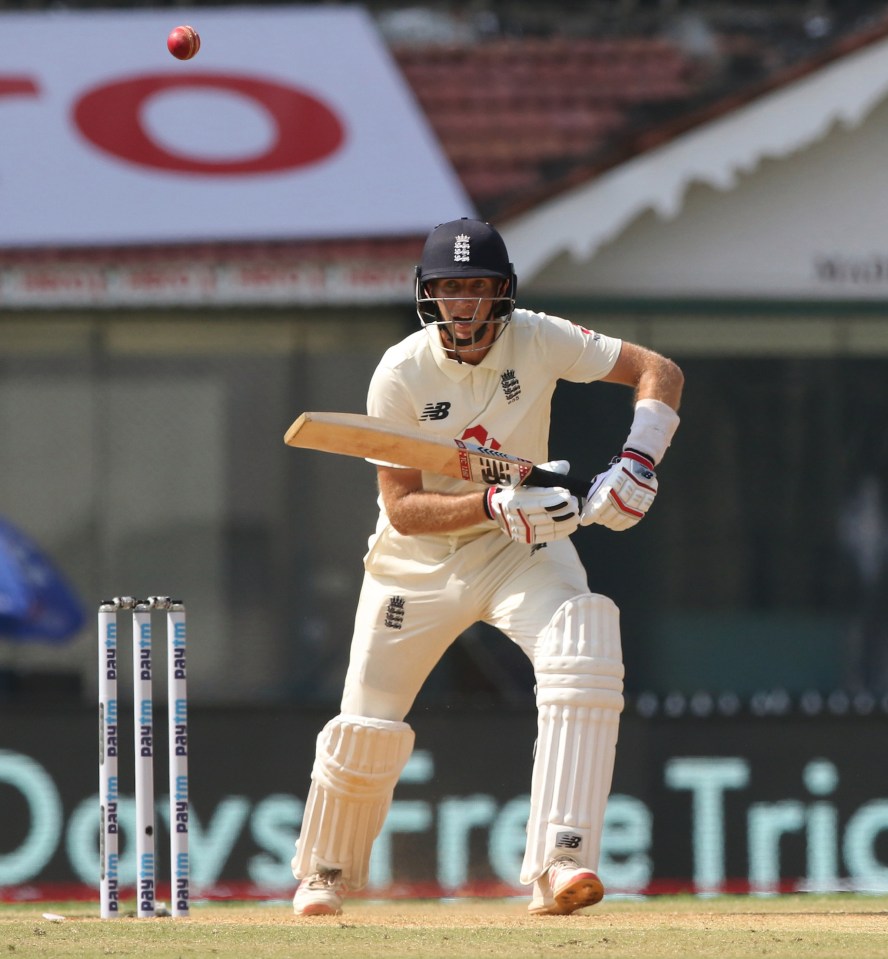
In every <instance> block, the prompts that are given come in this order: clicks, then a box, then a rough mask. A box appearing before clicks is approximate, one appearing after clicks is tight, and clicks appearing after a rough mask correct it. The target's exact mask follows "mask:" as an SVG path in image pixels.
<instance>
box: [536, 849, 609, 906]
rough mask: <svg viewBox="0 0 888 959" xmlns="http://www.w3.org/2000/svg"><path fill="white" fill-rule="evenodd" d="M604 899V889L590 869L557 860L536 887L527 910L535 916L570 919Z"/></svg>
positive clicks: (563, 858)
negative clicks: (569, 917)
mask: <svg viewBox="0 0 888 959" xmlns="http://www.w3.org/2000/svg"><path fill="white" fill-rule="evenodd" d="M603 896H604V886H603V885H602V884H601V880H600V879H599V878H598V876H596V875H595V873H594V872H593V871H592V870H591V869H587V868H586V867H585V866H581V865H579V864H578V863H577V862H576V861H575V860H573V859H570V858H568V857H566V856H565V857H562V858H560V859H556V860H555V861H554V862H553V863H552V865H551V866H549V868H548V869H547V870H546V871H545V872H544V873H543V875H542V876H540V878H539V879H537V881H536V882H535V883H534V887H533V899H531V901H530V905H529V906H528V907H527V908H528V911H529V912H531V913H533V914H534V915H536V916H569V915H570V914H571V913H572V912H576V911H577V909H583V908H584V907H585V906H594V905H595V903H596V902H600V901H601V899H602V897H603Z"/></svg>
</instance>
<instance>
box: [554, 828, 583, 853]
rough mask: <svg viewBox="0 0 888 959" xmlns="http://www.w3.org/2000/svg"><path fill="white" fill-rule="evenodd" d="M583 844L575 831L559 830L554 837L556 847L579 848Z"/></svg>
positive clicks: (581, 838)
mask: <svg viewBox="0 0 888 959" xmlns="http://www.w3.org/2000/svg"><path fill="white" fill-rule="evenodd" d="M582 845H583V837H582V836H578V835H577V834H576V833H575V832H560V833H558V835H557V836H556V837H555V847H556V848H557V849H579V848H581V846H582Z"/></svg>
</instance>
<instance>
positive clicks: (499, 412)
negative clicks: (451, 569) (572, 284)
mask: <svg viewBox="0 0 888 959" xmlns="http://www.w3.org/2000/svg"><path fill="white" fill-rule="evenodd" d="M621 347H622V341H621V340H619V339H615V338H614V337H610V336H605V335H603V334H601V333H596V332H594V331H592V330H587V329H584V328H583V327H581V326H577V325H576V324H574V323H571V322H569V321H568V320H564V319H561V318H560V317H556V316H548V315H546V314H545V313H535V312H533V311H531V310H521V309H518V310H515V312H514V313H513V314H512V320H511V322H510V323H509V324H508V326H507V327H506V329H505V331H504V332H503V333H502V335H501V336H500V338H499V339H498V340H497V341H496V343H494V345H493V347H492V348H491V350H490V352H489V353H488V354H487V356H485V357H484V359H483V360H482V361H481V363H479V364H478V365H477V366H472V365H471V364H469V363H459V362H458V361H457V360H454V359H450V358H449V357H448V355H447V353H446V351H445V350H444V348H443V346H442V345H441V341H440V336H439V333H438V330H437V329H435V328H427V329H419V330H417V331H416V332H415V333H412V334H411V335H410V336H408V337H407V338H406V339H404V340H402V341H401V342H400V343H397V344H395V345H394V346H392V347H390V348H389V349H388V350H387V351H386V352H385V354H384V355H383V357H382V359H381V360H380V363H379V365H378V366H377V368H376V371H375V372H374V374H373V377H372V379H371V381H370V387H369V392H368V396H367V412H368V413H369V414H370V415H371V416H379V417H382V418H384V419H387V420H392V421H393V422H397V423H403V424H404V425H406V426H411V427H414V428H415V427H417V426H419V427H420V428H421V429H423V430H428V431H429V433H431V434H433V435H436V436H440V437H443V438H446V439H460V440H464V441H466V442H469V443H474V444H476V445H478V446H486V447H490V448H493V449H503V450H505V451H506V452H508V453H512V454H514V455H516V456H522V457H524V458H525V459H528V460H531V461H532V462H534V463H544V462H546V461H547V460H548V458H549V452H548V443H549V420H550V407H551V402H552V394H553V393H554V391H555V387H556V386H557V384H558V380H567V381H569V382H572V383H591V382H593V381H594V380H598V379H601V377H603V376H606V375H607V374H608V373H609V372H610V371H611V370H612V369H613V366H614V364H615V363H616V361H617V358H618V357H619V355H620V349H621ZM423 486H424V488H425V489H428V490H435V491H437V492H442V493H457V492H467V491H470V490H472V489H478V487H477V486H476V485H475V484H472V483H468V482H466V481H465V480H460V479H451V478H449V477H445V476H437V475H434V474H431V473H423ZM380 512H381V515H380V522H379V524H378V526H377V532H380V531H381V530H382V529H383V527H384V526H385V525H387V523H388V518H387V517H386V516H385V513H384V507H383V505H382V502H381V498H380ZM490 522H491V523H492V522H493V521H492V520H491V521H490ZM489 528H490V526H489V524H482V525H480V526H478V527H473V528H472V532H473V533H474V534H476V535H477V533H478V532H482V531H484V530H486V529H489ZM390 532H393V531H390ZM466 532H469V531H466ZM446 535H448V536H451V535H452V534H446Z"/></svg>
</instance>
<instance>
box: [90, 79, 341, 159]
mask: <svg viewBox="0 0 888 959" xmlns="http://www.w3.org/2000/svg"><path fill="white" fill-rule="evenodd" d="M195 88H204V89H206V88H209V89H214V90H231V91H232V92H234V93H239V94H241V95H243V96H247V97H250V98H251V99H253V100H255V101H256V102H257V103H260V104H261V105H262V106H263V107H264V108H265V109H266V110H267V111H268V113H269V114H270V115H271V118H272V120H273V122H274V124H275V127H276V128H277V136H276V138H275V142H274V143H273V144H272V146H271V147H270V148H269V149H268V150H266V151H265V153H263V154H262V155H260V156H256V157H253V158H250V159H245V160H233V161H232V160H219V161H215V160H207V159H196V158H195V159H191V158H188V157H184V156H179V155H176V154H173V153H169V152H168V151H167V150H165V149H164V148H163V147H162V146H160V145H158V144H157V143H155V142H154V141H153V140H152V139H151V137H150V136H149V135H148V134H147V133H146V131H145V129H144V127H143V126H142V123H141V120H140V113H141V109H142V106H143V104H144V103H145V101H146V100H148V99H149V97H152V96H154V95H155V94H157V93H161V92H164V91H167V90H183V89H189V90H192V89H195ZM74 122H75V123H76V124H77V126H78V128H79V129H80V131H81V132H82V133H83V135H84V136H85V137H86V138H87V139H88V140H90V141H92V143H94V144H95V145H96V146H97V147H99V148H100V149H102V150H105V151H106V152H108V153H110V154H112V155H114V156H116V157H120V158H121V159H123V160H128V161H129V162H130V163H137V164H139V165H140V166H147V167H154V168H155V169H160V170H175V171H177V172H179V173H201V174H208V173H209V174H231V173H272V172H277V171H281V170H291V169H293V168H294V167H301V166H306V165H307V164H310V163H316V162H317V161H318V160H321V159H323V158H324V157H326V156H329V155H330V154H331V153H333V152H334V151H336V150H337V149H338V148H339V146H340V145H341V143H342V141H343V139H344V132H343V127H342V124H341V123H340V121H339V119H338V118H337V117H336V115H335V114H334V113H333V111H332V110H330V108H329V107H327V106H326V105H325V104H323V103H322V102H321V101H320V100H317V99H315V98H314V97H312V96H310V95H309V94H307V93H303V92H302V91H300V90H297V89H296V88H295V87H287V86H283V85H282V84H279V83H272V82H271V81H269V80H256V79H251V78H249V77H239V76H231V75H229V74H224V73H198V74H190V75H189V76H187V77H179V76H171V75H170V74H167V73H160V74H154V75H151V74H149V75H145V76H140V77H135V78H134V79H130V80H122V81H120V82H117V83H109V84H106V85H104V86H100V87H97V88H96V89H94V90H91V91H89V92H88V93H85V94H84V95H83V96H82V97H81V98H80V100H79V101H78V102H77V103H76V104H75V107H74Z"/></svg>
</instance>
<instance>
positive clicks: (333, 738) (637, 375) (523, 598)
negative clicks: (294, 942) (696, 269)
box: [292, 218, 683, 916]
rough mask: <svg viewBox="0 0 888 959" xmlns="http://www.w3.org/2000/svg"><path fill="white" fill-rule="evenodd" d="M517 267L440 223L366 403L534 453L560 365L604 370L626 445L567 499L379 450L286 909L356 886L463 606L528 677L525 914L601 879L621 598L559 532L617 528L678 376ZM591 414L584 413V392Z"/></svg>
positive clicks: (481, 230)
mask: <svg viewBox="0 0 888 959" xmlns="http://www.w3.org/2000/svg"><path fill="white" fill-rule="evenodd" d="M516 283H517V281H516V276H515V271H514V269H513V267H512V264H511V263H510V261H509V255H508V252H507V250H506V246H505V243H504V242H503V239H502V237H501V236H500V234H499V233H498V232H497V231H496V230H495V229H494V228H493V227H492V226H490V225H489V224H487V223H484V222H481V221H478V220H472V219H465V218H464V219H460V220H455V221H453V222H450V223H444V224H441V225H440V226H437V227H436V228H435V229H434V230H433V231H432V232H431V234H430V235H429V237H428V239H427V240H426V243H425V247H424V249H423V252H422V261H421V263H420V264H419V265H418V266H417V270H416V309H417V313H418V315H419V320H420V323H421V326H422V329H419V330H417V331H416V332H415V333H413V334H411V335H410V336H408V337H407V338H406V339H404V340H403V341H402V342H400V343H398V344H397V345H395V346H393V347H391V348H390V349H389V350H388V351H387V352H386V353H385V355H384V356H383V358H382V360H381V362H380V364H379V366H378V367H377V369H376V371H375V373H374V375H373V377H372V380H371V382H370V388H369V393H368V399H367V412H368V413H369V414H370V415H372V416H379V417H384V418H385V419H387V420H392V421H394V422H398V423H403V424H404V425H405V426H411V427H414V428H415V427H416V426H417V424H418V425H419V426H420V427H421V428H422V429H425V430H428V431H429V433H430V434H433V435H436V436H439V437H443V438H447V439H461V440H464V441H465V442H469V443H475V444H477V445H478V446H483V447H487V448H493V449H497V448H500V447H502V448H504V449H508V450H509V451H510V452H513V453H516V454H518V455H519V456H522V457H525V458H526V459H528V460H531V461H533V462H534V463H542V462H543V461H544V460H547V459H548V456H549V451H548V433H549V419H550V405H551V400H552V394H553V392H554V390H555V387H556V384H557V383H558V381H559V380H562V379H563V380H568V381H570V382H580V383H591V382H594V381H603V382H606V383H616V384H620V385H623V386H628V387H630V388H631V389H632V390H634V417H633V419H632V421H631V423H630V424H629V428H628V433H627V436H626V440H625V443H624V444H623V449H622V451H621V452H620V453H619V454H618V455H617V456H616V457H615V458H614V459H613V461H612V463H611V465H610V466H609V467H608V468H607V469H605V470H604V471H603V472H602V473H600V474H599V475H598V476H597V477H595V479H594V480H593V481H592V484H591V488H590V490H589V493H588V495H587V496H586V497H585V498H584V499H583V500H582V501H579V500H578V499H577V498H576V497H575V496H572V495H571V494H570V493H569V492H568V491H567V490H565V489H562V488H558V487H556V488H536V489H531V488H525V487H518V488H517V489H500V488H497V487H493V486H492V487H487V488H485V489H484V490H483V491H482V490H481V489H480V488H479V487H478V486H476V485H473V484H471V483H467V482H464V481H463V480H456V479H450V478H446V477H441V476H435V475H432V474H429V473H425V472H422V471H420V470H416V469H406V468H401V467H398V466H394V465H391V464H387V463H377V464H376V465H377V471H378V483H379V521H378V523H377V526H376V531H375V533H374V534H373V536H372V537H371V538H370V543H369V549H368V552H367V554H366V556H365V557H364V567H365V576H364V581H363V586H362V589H361V594H360V597H359V600H358V606H357V614H356V618H355V628H354V635H353V638H352V644H351V654H350V660H349V666H348V671H347V675H346V679H345V688H344V692H343V696H342V703H341V707H340V710H341V711H340V713H339V715H337V716H336V717H335V718H334V719H332V720H331V721H330V722H329V723H328V724H327V725H326V726H325V727H324V729H323V730H322V731H321V733H320V735H319V736H318V741H317V752H316V758H315V762H314V767H313V770H312V776H311V788H310V790H309V794H308V798H307V801H306V807H305V815H304V819H303V822H302V829H301V833H300V836H299V839H298V841H297V843H296V855H295V857H294V858H293V862H292V867H293V874H294V876H295V877H296V879H298V880H301V881H300V884H299V887H298V889H297V891H296V894H295V896H294V898H293V909H294V912H295V913H296V915H299V916H317V915H335V914H338V913H339V912H341V909H342V902H343V898H344V896H345V895H346V893H347V892H348V890H357V889H360V888H362V887H363V886H364V885H365V884H366V882H367V878H368V866H369V860H370V852H371V847H372V845H373V841H374V839H375V838H376V837H377V836H378V834H379V832H380V830H381V828H382V825H383V821H384V819H385V816H386V814H387V812H388V810H389V807H390V805H391V801H392V794H393V791H394V788H395V784H396V782H397V781H398V777H399V775H400V773H401V771H402V769H403V768H404V765H405V763H406V762H407V759H408V758H409V756H410V754H411V751H412V749H413V740H414V736H413V731H412V729H411V727H410V725H409V724H408V723H407V722H405V717H406V716H407V714H408V712H409V711H410V708H411V706H412V705H413V702H414V699H415V697H416V695H417V693H418V692H419V690H420V687H421V686H422V684H423V682H424V681H425V680H426V678H427V677H428V675H429V673H430V672H431V670H432V669H433V667H434V666H435V664H436V663H437V662H438V660H439V659H440V658H441V656H442V655H443V654H444V652H445V650H446V649H447V648H448V646H450V644H451V643H452V642H453V641H454V640H455V639H456V638H457V637H458V636H459V635H460V633H462V632H463V631H464V630H465V629H467V628H468V627H469V626H471V625H472V624H473V623H476V622H479V621H483V622H486V623H491V624H492V625H494V626H496V627H497V628H498V629H499V630H501V631H502V632H503V633H504V634H505V635H506V636H507V637H508V638H509V639H511V640H512V641H513V642H515V643H517V644H518V646H520V648H521V649H522V650H523V651H524V653H525V654H526V655H527V656H528V658H529V659H530V661H531V663H532V664H533V669H534V673H535V678H536V702H537V707H538V727H537V742H536V750H535V757H534V766H533V775H532V782H531V800H530V816H529V820H528V823H527V845H526V850H525V855H524V861H523V865H522V869H521V875H520V881H521V882H522V883H523V884H526V885H529V886H532V887H533V891H532V898H531V902H530V905H529V909H530V912H531V913H534V914H540V915H566V914H569V913H572V912H574V911H575V910H577V909H581V908H583V907H584V906H590V905H593V904H594V903H596V902H598V901H599V900H600V899H601V898H602V896H603V895H604V889H603V886H602V884H601V881H600V880H599V878H598V876H597V874H596V869H597V868H598V858H599V847H600V839H601V831H602V826H603V821H604V811H605V804H606V802H607V797H608V793H609V792H610V788H611V779H612V775H613V767H614V757H615V751H616V743H617V731H618V726H619V720H620V713H621V711H622V708H623V695H622V691H623V661H622V651H621V645H620V629H619V616H618V610H617V608H616V606H615V605H614V603H613V602H612V601H611V600H610V599H608V598H607V597H606V596H602V595H599V594H597V593H593V592H591V591H590V589H589V585H588V582H587V577H586V571H585V569H584V568H583V566H582V564H581V562H580V560H579V557H578V555H577V553H576V550H575V548H574V546H573V544H572V543H571V540H570V536H571V535H572V534H573V533H575V532H576V531H577V530H578V528H579V527H580V526H587V525H589V524H600V525H602V526H605V527H608V528H609V529H612V530H625V529H628V528H630V527H632V526H634V525H635V524H636V523H638V522H639V521H640V520H641V519H642V518H643V517H644V516H645V514H646V513H647V511H648V509H650V506H651V504H652V503H653V501H654V497H655V496H656V493H657V478H656V474H655V472H654V467H655V466H656V465H657V464H658V463H659V462H660V460H661V459H662V458H663V455H664V454H665V452H666V449H667V447H668V446H669V444H670V442H671V440H672V437H673V434H674V433H675V430H676V428H677V426H678V422H679V418H678V415H677V413H676V410H677V409H678V406H679V400H680V397H681V391H682V387H683V376H682V373H681V371H680V369H679V368H678V367H677V366H676V364H675V363H673V362H672V361H671V360H668V359H666V358H665V357H663V356H660V355H659V354H657V353H655V352H652V351H651V350H648V349H645V348H643V347H641V346H638V345H635V344H632V343H627V342H621V341H620V340H618V339H614V338H612V337H609V336H605V335H603V334H601V333H597V332H593V331H592V330H587V329H583V328H582V327H580V326H577V325H575V324H573V323H570V322H568V321H566V320H563V319H559V318H557V317H553V316H547V315H546V314H544V313H535V312H533V311H531V310H525V309H516V307H515V294H516ZM594 396H595V398H596V400H599V401H600V394H598V393H596V394H594ZM591 400H592V395H591V394H590V401H591ZM627 405H628V404H627ZM627 419H628V417H627ZM588 424H589V429H590V431H591V430H594V428H595V420H594V407H593V406H592V403H591V402H590V412H589V416H588ZM578 439H579V440H580V441H581V437H580V438H578ZM546 466H547V468H549V469H551V470H554V471H556V472H562V473H566V472H567V468H568V464H567V463H566V462H565V461H555V462H552V463H547V464H546Z"/></svg>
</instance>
